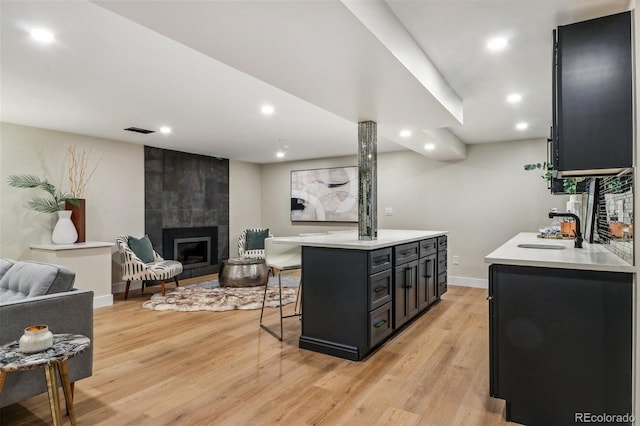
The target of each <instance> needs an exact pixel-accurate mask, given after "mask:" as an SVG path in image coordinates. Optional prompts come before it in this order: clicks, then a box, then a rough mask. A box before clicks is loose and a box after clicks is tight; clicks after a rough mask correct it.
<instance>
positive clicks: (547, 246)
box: [518, 244, 565, 250]
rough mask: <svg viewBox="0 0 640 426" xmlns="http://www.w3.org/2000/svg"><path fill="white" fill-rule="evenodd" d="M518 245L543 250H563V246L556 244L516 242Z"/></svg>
mask: <svg viewBox="0 0 640 426" xmlns="http://www.w3.org/2000/svg"><path fill="white" fill-rule="evenodd" d="M518 247H521V248H532V249H544V250H564V248H565V247H564V246H561V245H558V244H518Z"/></svg>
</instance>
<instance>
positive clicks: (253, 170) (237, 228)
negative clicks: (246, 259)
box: [229, 160, 262, 257]
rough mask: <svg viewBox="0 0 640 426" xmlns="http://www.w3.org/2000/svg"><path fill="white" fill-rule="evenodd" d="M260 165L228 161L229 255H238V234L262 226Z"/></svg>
mask: <svg viewBox="0 0 640 426" xmlns="http://www.w3.org/2000/svg"><path fill="white" fill-rule="evenodd" d="M261 198H262V197H261V187H260V165H258V164H254V163H246V162H244V161H233V160H230V161H229V257H237V256H238V236H239V235H240V233H241V232H242V231H243V230H245V229H247V228H256V227H261V226H262V221H261V219H260V209H261V207H262V204H261Z"/></svg>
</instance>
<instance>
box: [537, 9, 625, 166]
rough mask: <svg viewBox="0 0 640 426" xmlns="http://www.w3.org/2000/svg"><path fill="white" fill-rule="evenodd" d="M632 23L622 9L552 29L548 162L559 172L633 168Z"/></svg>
mask: <svg viewBox="0 0 640 426" xmlns="http://www.w3.org/2000/svg"><path fill="white" fill-rule="evenodd" d="M631 26H632V25H631V12H624V13H619V14H616V15H611V16H605V17H602V18H597V19H592V20H589V21H584V22H578V23H575V24H570V25H564V26H560V27H558V29H557V30H556V31H554V39H555V40H554V70H553V128H552V137H551V139H552V153H551V158H550V162H551V163H552V164H553V166H554V169H556V170H558V171H560V172H562V175H563V176H569V175H576V176H579V175H590V174H606V173H612V172H614V171H616V170H620V169H623V168H627V167H632V159H633V155H632V154H633V63H632V44H631V37H632V31H631ZM602 169H612V170H610V171H603V170H602ZM565 172H572V173H565Z"/></svg>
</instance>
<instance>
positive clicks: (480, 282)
mask: <svg viewBox="0 0 640 426" xmlns="http://www.w3.org/2000/svg"><path fill="white" fill-rule="evenodd" d="M447 281H448V284H449V285H457V286H461V287H473V288H489V280H487V279H482V278H468V277H452V276H451V275H449V276H448V277H447Z"/></svg>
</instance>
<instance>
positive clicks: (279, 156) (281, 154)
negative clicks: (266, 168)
mask: <svg viewBox="0 0 640 426" xmlns="http://www.w3.org/2000/svg"><path fill="white" fill-rule="evenodd" d="M276 157H278V158H284V152H283V151H278V152H276Z"/></svg>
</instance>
